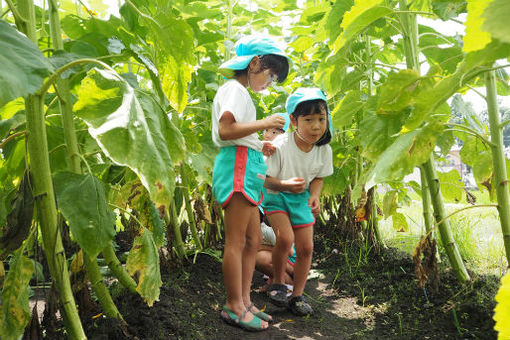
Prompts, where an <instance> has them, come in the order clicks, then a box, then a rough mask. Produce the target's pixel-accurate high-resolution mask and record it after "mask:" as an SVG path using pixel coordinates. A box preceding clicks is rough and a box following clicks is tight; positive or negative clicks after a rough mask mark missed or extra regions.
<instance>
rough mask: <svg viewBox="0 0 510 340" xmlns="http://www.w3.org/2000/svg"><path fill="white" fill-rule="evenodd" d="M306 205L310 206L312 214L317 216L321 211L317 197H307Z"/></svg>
mask: <svg viewBox="0 0 510 340" xmlns="http://www.w3.org/2000/svg"><path fill="white" fill-rule="evenodd" d="M308 206H309V207H311V208H312V214H313V216H317V215H319V213H320V212H321V204H320V201H319V197H315V196H310V198H309V199H308Z"/></svg>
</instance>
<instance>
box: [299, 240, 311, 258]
mask: <svg viewBox="0 0 510 340" xmlns="http://www.w3.org/2000/svg"><path fill="white" fill-rule="evenodd" d="M312 254H313V242H306V243H305V244H302V245H300V246H296V256H297V257H301V258H309V257H312Z"/></svg>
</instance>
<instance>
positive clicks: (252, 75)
mask: <svg viewBox="0 0 510 340" xmlns="http://www.w3.org/2000/svg"><path fill="white" fill-rule="evenodd" d="M277 80H278V76H277V75H276V74H275V73H274V72H273V71H271V70H270V69H265V70H261V66H260V59H259V58H258V57H254V58H253V59H252V60H251V62H250V65H249V68H248V85H249V86H250V87H251V89H252V90H253V91H255V92H261V91H264V90H265V89H267V88H268V87H269V86H271V84H272V83H273V82H275V81H277Z"/></svg>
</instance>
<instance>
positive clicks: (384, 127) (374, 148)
mask: <svg viewBox="0 0 510 340" xmlns="http://www.w3.org/2000/svg"><path fill="white" fill-rule="evenodd" d="M402 123H403V122H402V118H401V117H399V116H387V115H378V114H374V113H371V112H365V116H364V118H363V120H362V121H361V123H360V131H363V135H362V138H360V144H361V146H362V150H363V151H362V152H363V156H364V157H366V158H368V159H369V160H371V161H377V159H378V158H379V156H380V155H381V153H382V152H384V150H386V148H388V147H389V146H390V145H391V144H392V143H393V141H394V139H395V137H392V136H393V135H395V134H396V133H398V132H399V131H400V130H401V127H402Z"/></svg>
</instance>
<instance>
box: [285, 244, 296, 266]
mask: <svg viewBox="0 0 510 340" xmlns="http://www.w3.org/2000/svg"><path fill="white" fill-rule="evenodd" d="M292 251H293V253H292V255H291V256H289V258H288V260H287V262H288V263H289V264H290V265H291V266H292V267H294V265H295V264H296V246H295V245H292Z"/></svg>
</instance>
